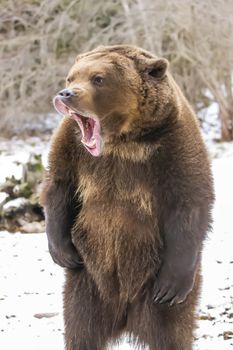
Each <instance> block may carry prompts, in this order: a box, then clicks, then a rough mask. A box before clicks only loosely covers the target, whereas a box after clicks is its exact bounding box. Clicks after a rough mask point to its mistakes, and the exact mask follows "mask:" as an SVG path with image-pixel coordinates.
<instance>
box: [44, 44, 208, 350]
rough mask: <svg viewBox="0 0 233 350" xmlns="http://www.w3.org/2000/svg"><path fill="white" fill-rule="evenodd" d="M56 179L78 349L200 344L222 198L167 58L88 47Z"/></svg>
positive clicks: (67, 110)
mask: <svg viewBox="0 0 233 350" xmlns="http://www.w3.org/2000/svg"><path fill="white" fill-rule="evenodd" d="M54 105H55V108H56V109H57V111H58V112H59V113H61V114H62V115H64V118H63V120H62V122H61V124H60V126H59V127H58V129H57V131H56V132H55V134H54V136H53V140H52V144H51V150H50V154H49V167H48V171H47V175H46V177H45V180H44V186H43V191H42V202H43V205H44V207H45V215H46V231H47V236H48V242H49V250H50V253H51V255H52V257H53V259H54V261H55V262H56V263H57V264H59V265H61V266H63V267H65V268H66V283H65V290H64V319H65V341H66V349H67V350H98V349H105V348H106V346H107V344H108V343H109V342H110V341H115V340H116V339H118V337H119V336H121V335H122V334H124V333H127V334H129V336H130V337H131V339H132V341H133V342H134V343H136V344H140V345H141V346H149V349H151V350H155V349H156V350H190V349H192V341H193V330H194V327H195V307H196V304H197V302H198V296H199V291H200V284H201V273H200V260H201V252H202V247H203V241H204V239H205V237H206V234H207V231H208V229H209V228H210V224H211V214H210V212H211V207H212V203H213V200H214V194H213V184H212V176H211V171H210V164H209V160H208V156H207V151H206V148H205V146H204V143H203V141H202V138H201V134H200V131H199V127H198V123H197V120H196V117H195V115H194V113H193V111H192V109H191V107H190V105H189V103H188V102H187V100H186V99H185V97H184V95H183V94H182V92H181V91H180V89H179V87H178V86H177V84H176V83H175V81H174V80H173V78H172V76H171V74H170V73H169V71H168V62H167V60H166V59H163V58H158V57H156V56H154V55H152V54H151V53H149V52H147V51H145V50H143V49H140V48H137V47H133V46H127V45H119V46H106V47H98V48H97V49H95V50H93V51H91V52H88V53H85V54H82V55H79V56H78V57H77V60H76V62H75V64H74V65H73V67H72V68H71V70H70V72H69V74H68V77H67V82H66V88H65V89H64V90H62V91H60V92H59V93H58V95H57V96H56V97H55V98H54Z"/></svg>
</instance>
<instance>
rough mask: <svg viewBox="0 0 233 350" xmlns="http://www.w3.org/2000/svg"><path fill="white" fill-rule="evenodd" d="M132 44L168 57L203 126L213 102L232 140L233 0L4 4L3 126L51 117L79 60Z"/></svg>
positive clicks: (26, 0)
mask: <svg viewBox="0 0 233 350" xmlns="http://www.w3.org/2000/svg"><path fill="white" fill-rule="evenodd" d="M121 43H129V44H135V45H138V46H141V47H143V48H145V49H148V50H150V51H152V52H154V53H156V54H157V55H159V56H164V57H166V58H167V59H168V60H169V61H170V63H171V70H172V72H173V74H174V75H175V78H176V80H177V81H178V83H179V84H180V86H181V88H182V90H183V91H184V93H185V95H186V96H187V98H188V100H189V101H190V102H191V104H192V106H193V108H194V109H195V111H196V112H197V113H198V115H199V118H200V120H201V122H203V120H204V118H205V113H202V112H203V111H206V110H207V109H208V107H209V106H210V105H211V104H212V103H213V102H215V103H216V104H217V106H218V118H219V121H220V125H221V134H220V139H221V140H224V141H230V140H233V94H232V83H233V81H232V80H233V79H232V72H233V1H232V0H215V1H212V0H175V1H174V0H173V1H172V0H154V1H153V0H110V1H104V0H99V1H96V0H42V1H39V0H0V57H1V58H0V80H1V85H0V100H1V110H0V126H1V134H3V133H5V135H6V134H7V133H9V132H10V133H15V132H16V131H17V130H20V128H21V126H22V125H23V124H24V123H25V121H27V122H28V121H30V122H31V121H32V120H36V119H37V118H40V117H41V114H43V113H48V112H52V111H53V107H52V103H51V101H52V97H53V95H54V94H55V93H56V92H57V91H58V90H59V89H60V88H61V87H62V86H63V85H64V78H65V76H66V73H67V71H68V69H69V68H70V66H71V64H72V63H73V61H74V59H75V56H76V55H77V54H78V53H80V52H84V51H87V50H90V49H92V48H94V47H95V46H97V45H100V44H101V45H102V44H121Z"/></svg>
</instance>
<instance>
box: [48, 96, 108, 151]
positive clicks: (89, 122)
mask: <svg viewBox="0 0 233 350" xmlns="http://www.w3.org/2000/svg"><path fill="white" fill-rule="evenodd" d="M53 104H54V107H55V109H56V110H57V111H58V113H60V114H62V115H69V116H70V117H71V118H73V119H74V120H75V121H76V122H77V123H78V125H79V128H80V130H81V133H82V139H81V142H82V143H83V145H84V146H85V148H86V149H87V150H88V151H89V152H90V153H91V154H92V155H93V156H96V157H97V156H99V155H100V154H101V151H102V137H101V135H100V123H99V120H98V118H97V117H96V116H90V115H89V114H87V113H83V112H80V111H76V110H75V109H73V108H72V107H70V106H67V105H66V104H65V103H64V102H63V100H62V98H61V97H60V96H55V97H54V100H53Z"/></svg>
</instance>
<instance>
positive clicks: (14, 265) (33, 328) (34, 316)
mask: <svg viewBox="0 0 233 350" xmlns="http://www.w3.org/2000/svg"><path fill="white" fill-rule="evenodd" d="M0 146H1V147H0V148H1V150H2V155H1V157H0V169H1V172H0V182H2V181H3V180H4V178H5V176H6V175H10V174H11V173H14V174H15V175H16V177H20V174H21V173H20V172H21V167H20V165H19V164H18V163H17V161H20V162H21V161H23V162H25V161H26V160H27V156H28V154H29V152H30V150H33V151H35V150H36V153H41V152H43V154H44V155H46V149H47V144H46V145H44V144H42V143H41V141H40V139H38V138H32V139H30V140H29V141H28V142H27V149H25V143H24V142H23V141H22V142H21V141H19V140H13V141H10V142H9V141H3V140H2V141H1V140H0ZM216 150H217V151H216ZM211 152H212V153H214V154H215V155H217V156H218V158H216V159H214V160H213V172H214V178H215V188H216V203H215V207H214V211H213V217H214V230H213V233H211V234H210V235H209V240H208V241H207V242H206V246H205V250H204V254H203V275H204V282H203V292H202V296H201V300H200V306H199V310H198V311H199V316H200V321H199V329H198V331H197V336H196V337H197V340H196V341H195V346H194V348H195V349H202V350H232V349H233V249H232V247H233V229H232V227H233V225H232V213H233V184H232V179H233V147H232V145H228V146H224V145H219V146H212V148H211ZM44 159H45V158H44ZM62 285H63V270H62V269H61V268H59V267H58V266H56V265H55V264H53V262H52V260H51V258H50V256H49V253H48V250H47V241H46V236H45V234H13V235H12V234H9V233H8V232H0V349H4V350H14V349H16V348H17V349H24V350H29V349H30V350H31V349H33V350H42V349H53V350H63V349H64V346H63V321H62ZM227 338H229V339H227ZM114 349H124V350H126V349H132V347H130V345H129V344H128V343H127V341H124V342H122V343H120V345H119V346H118V347H116V348H114Z"/></svg>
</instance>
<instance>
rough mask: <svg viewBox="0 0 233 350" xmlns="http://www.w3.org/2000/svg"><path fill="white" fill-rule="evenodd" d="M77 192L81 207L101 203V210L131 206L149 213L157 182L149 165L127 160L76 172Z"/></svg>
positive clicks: (100, 163) (100, 164)
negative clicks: (77, 180) (77, 178)
mask: <svg viewBox="0 0 233 350" xmlns="http://www.w3.org/2000/svg"><path fill="white" fill-rule="evenodd" d="M78 194H79V197H80V198H81V200H82V205H83V208H86V207H88V206H91V207H92V208H93V207H95V208H96V210H97V211H98V208H100V207H102V206H104V211H105V212H106V211H108V210H110V211H111V210H114V209H117V208H118V209H119V208H122V209H127V207H128V208H129V207H130V208H131V210H134V211H135V212H138V213H142V214H143V215H144V214H146V215H151V214H152V211H153V207H154V204H155V200H156V182H155V176H153V170H152V168H151V166H150V164H144V163H140V164H137V163H133V162H129V161H127V162H126V161H119V160H118V161H115V162H113V161H111V162H110V161H109V162H101V161H100V162H99V163H95V166H94V165H92V167H90V168H88V167H85V166H84V167H82V168H80V171H79V184H78Z"/></svg>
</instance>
